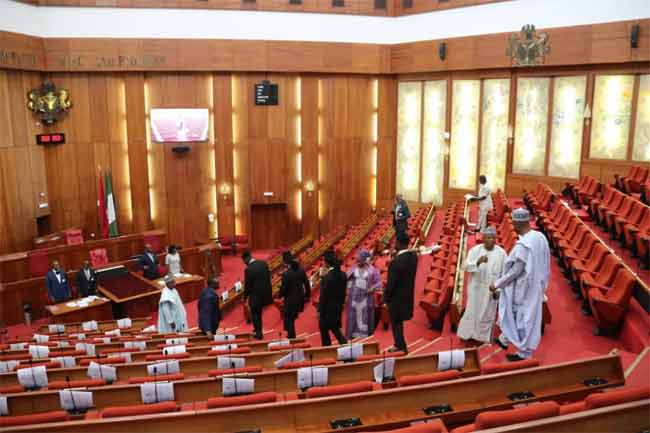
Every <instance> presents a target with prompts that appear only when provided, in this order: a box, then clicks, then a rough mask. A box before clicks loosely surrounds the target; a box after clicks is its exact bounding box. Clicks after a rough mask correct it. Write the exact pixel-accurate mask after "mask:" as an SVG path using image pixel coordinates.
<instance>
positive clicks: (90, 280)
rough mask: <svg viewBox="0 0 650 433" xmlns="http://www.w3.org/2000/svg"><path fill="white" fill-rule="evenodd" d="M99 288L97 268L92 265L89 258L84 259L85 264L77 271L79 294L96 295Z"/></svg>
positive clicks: (83, 295)
mask: <svg viewBox="0 0 650 433" xmlns="http://www.w3.org/2000/svg"><path fill="white" fill-rule="evenodd" d="M96 288H97V281H96V279H95V270H94V269H93V268H92V266H90V262H89V261H88V260H84V264H83V266H82V267H81V269H79V272H77V294H78V295H79V297H81V298H85V297H86V296H90V295H94V294H95V289H96Z"/></svg>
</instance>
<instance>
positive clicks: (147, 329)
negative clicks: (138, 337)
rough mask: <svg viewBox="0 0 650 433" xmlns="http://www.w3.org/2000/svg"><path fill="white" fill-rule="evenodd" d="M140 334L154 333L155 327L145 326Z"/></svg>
mask: <svg viewBox="0 0 650 433" xmlns="http://www.w3.org/2000/svg"><path fill="white" fill-rule="evenodd" d="M142 332H156V325H151V326H147V327H146V328H144V329H143V330H142Z"/></svg>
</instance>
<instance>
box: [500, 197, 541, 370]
mask: <svg viewBox="0 0 650 433" xmlns="http://www.w3.org/2000/svg"><path fill="white" fill-rule="evenodd" d="M512 223H513V225H514V227H515V231H516V232H517V234H519V240H518V241H517V243H516V244H515V246H514V248H513V249H512V251H511V252H510V255H509V256H508V258H507V259H506V262H505V265H504V273H503V275H502V276H501V277H500V278H499V279H497V280H496V281H495V282H494V284H492V285H491V286H490V291H491V292H493V293H495V294H498V295H499V327H500V328H501V335H500V336H499V338H497V339H496V340H495V341H496V343H497V344H498V345H499V346H501V347H502V348H503V349H504V350H505V349H507V347H508V345H509V344H512V345H514V346H515V347H516V348H517V353H516V354H508V355H507V358H508V360H509V361H520V360H522V359H528V358H530V357H532V356H533V351H534V350H535V349H536V348H537V346H538V345H539V341H540V339H541V336H542V305H543V302H544V292H545V291H546V288H547V286H548V279H549V274H550V251H549V247H548V241H547V240H546V238H545V237H544V235H543V234H541V233H540V232H538V231H535V230H532V229H531V228H530V213H529V212H528V211H527V210H526V209H522V208H520V209H516V210H515V211H513V212H512Z"/></svg>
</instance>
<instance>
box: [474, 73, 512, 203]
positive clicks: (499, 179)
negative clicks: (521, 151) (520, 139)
mask: <svg viewBox="0 0 650 433" xmlns="http://www.w3.org/2000/svg"><path fill="white" fill-rule="evenodd" d="M509 107H510V79H508V78H503V79H501V78H499V79H491V80H485V81H484V82H483V114H482V116H483V118H482V127H481V164H480V170H479V171H480V172H481V174H484V175H485V176H486V177H487V178H488V183H489V184H490V186H491V187H492V189H493V190H494V191H496V189H497V188H500V189H504V188H505V185H506V162H507V157H508V113H509Z"/></svg>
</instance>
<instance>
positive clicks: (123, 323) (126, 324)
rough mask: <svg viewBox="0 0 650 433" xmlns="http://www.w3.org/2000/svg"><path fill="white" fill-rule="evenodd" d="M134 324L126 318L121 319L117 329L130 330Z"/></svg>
mask: <svg viewBox="0 0 650 433" xmlns="http://www.w3.org/2000/svg"><path fill="white" fill-rule="evenodd" d="M132 324H133V322H132V321H131V319H130V318H128V317H125V318H124V319H119V320H118V321H117V327H118V328H130V327H131V325H132Z"/></svg>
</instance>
